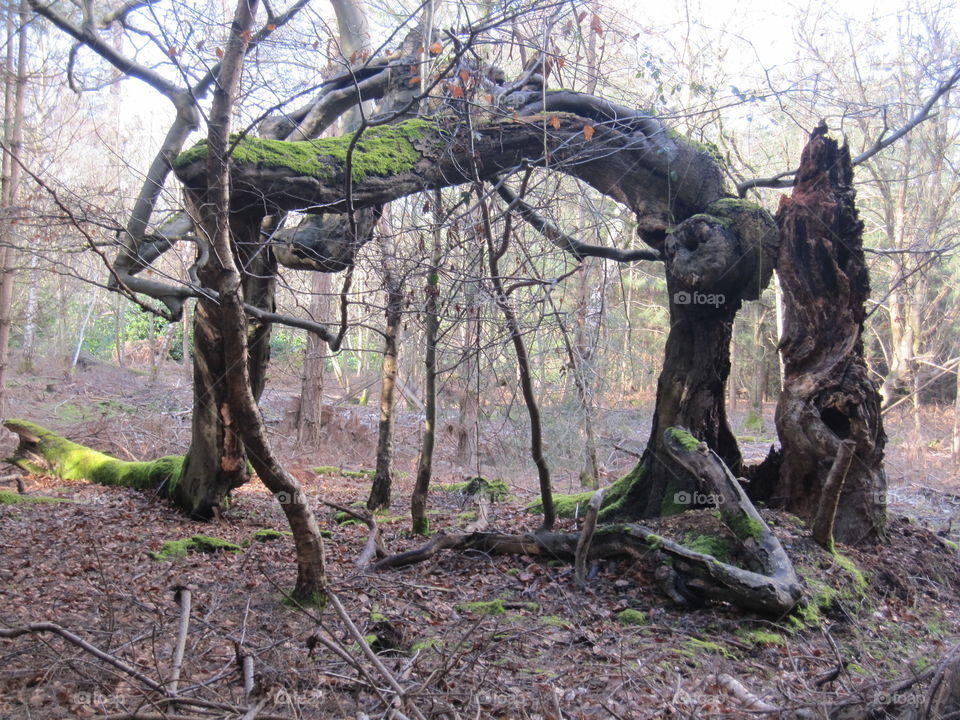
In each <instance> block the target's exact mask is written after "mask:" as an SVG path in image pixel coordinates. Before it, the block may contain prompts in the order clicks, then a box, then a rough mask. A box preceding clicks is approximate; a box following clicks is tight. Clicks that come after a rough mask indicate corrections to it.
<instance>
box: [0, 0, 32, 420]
mask: <svg viewBox="0 0 960 720" xmlns="http://www.w3.org/2000/svg"><path fill="white" fill-rule="evenodd" d="M6 15H7V17H6V27H7V55H6V61H5V65H6V68H5V70H6V73H5V78H4V145H5V146H6V147H7V148H8V150H9V153H10V155H8V154H7V153H4V158H3V177H2V183H0V185H2V187H0V207H2V209H3V210H5V211H6V213H5V214H8V216H7V218H5V219H3V220H0V223H2V226H0V415H4V414H5V413H6V405H7V392H6V384H7V378H6V375H7V369H8V366H9V364H10V324H11V322H12V320H13V318H12V316H11V313H12V311H13V286H14V280H15V274H14V268H15V266H16V261H17V252H16V248H15V245H14V237H13V225H12V222H11V219H10V217H9V213H11V212H12V211H13V208H14V206H15V205H16V204H17V201H18V198H19V196H20V165H19V163H18V162H17V160H19V159H20V155H21V153H22V152H23V122H24V117H23V116H24V96H25V93H26V86H27V20H28V8H27V6H26V4H25V3H21V6H20V13H19V23H17V16H16V15H15V13H14V9H13V3H11V4H10V5H9V6H8V7H7V11H6ZM14 44H16V47H17V54H16V59H14V55H13V48H14Z"/></svg>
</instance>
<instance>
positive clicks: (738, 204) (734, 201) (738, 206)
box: [709, 197, 766, 215]
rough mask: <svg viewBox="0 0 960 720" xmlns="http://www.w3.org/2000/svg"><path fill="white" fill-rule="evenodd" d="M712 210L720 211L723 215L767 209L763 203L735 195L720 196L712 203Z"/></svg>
mask: <svg viewBox="0 0 960 720" xmlns="http://www.w3.org/2000/svg"><path fill="white" fill-rule="evenodd" d="M709 207H710V211H711V212H715V213H719V214H722V215H727V214H729V213H731V212H752V213H763V212H766V210H764V209H763V207H762V206H761V205H758V204H757V203H755V202H751V201H750V200H743V199H742V198H735V197H725V198H720V199H719V200H714V201H713V202H712V203H710V206H709Z"/></svg>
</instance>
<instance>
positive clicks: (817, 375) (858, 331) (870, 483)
mask: <svg viewBox="0 0 960 720" xmlns="http://www.w3.org/2000/svg"><path fill="white" fill-rule="evenodd" d="M826 132H827V129H826V127H825V126H823V125H821V126H820V127H818V128H817V129H815V130H814V131H813V133H811V136H810V140H809V142H808V143H807V146H806V148H804V151H803V155H802V157H801V161H800V170H799V172H798V174H797V183H796V186H795V187H794V190H793V194H792V195H791V197H789V198H785V199H784V200H783V201H782V202H781V206H780V210H779V212H778V213H777V222H778V223H779V225H780V229H781V236H782V238H783V239H782V242H781V245H780V258H779V262H778V264H777V274H778V275H779V277H780V284H781V286H782V287H783V299H784V305H785V312H784V333H783V337H782V338H781V340H780V352H781V353H782V356H783V363H784V387H783V392H782V394H781V395H780V401H779V403H778V405H777V416H776V420H777V433H778V435H779V436H780V442H781V444H782V447H783V460H782V464H781V467H780V477H779V482H778V484H777V487H776V489H775V491H774V493H773V496H772V498H771V502H772V504H775V505H778V506H780V507H784V508H786V509H787V510H790V511H791V512H794V513H796V514H797V515H799V516H800V517H802V518H804V519H808V520H809V519H812V518H814V517H815V516H816V514H817V510H818V509H819V505H820V502H821V494H822V490H823V484H824V482H825V480H826V478H827V475H828V473H829V471H830V468H831V466H832V465H833V463H834V459H835V458H836V456H837V453H838V450H839V448H840V445H841V443H842V442H843V441H845V440H852V441H853V442H854V443H855V448H854V451H853V461H852V462H851V463H850V465H849V469H848V470H847V471H846V475H845V477H844V478H843V480H842V483H843V484H842V489H841V494H840V500H839V504H838V508H837V514H836V520H835V522H834V537H835V538H836V539H837V540H838V541H840V542H845V543H850V544H856V543H864V542H876V541H879V540H881V539H882V538H883V537H884V528H885V526H886V475H885V474H884V470H883V448H884V445H885V443H886V436H885V435H884V432H883V424H882V420H881V416H880V395H879V393H878V392H877V388H876V387H875V386H874V384H873V382H872V381H871V380H870V375H869V372H868V370H867V365H866V362H865V361H864V358H863V321H864V317H865V315H866V313H865V308H864V305H865V303H866V300H867V297H868V296H869V293H870V282H869V276H868V272H867V266H866V263H865V262H864V255H863V239H862V232H863V223H862V222H861V221H860V219H859V217H858V214H857V210H856V207H855V204H854V200H855V192H854V190H853V186H852V181H853V169H852V167H851V165H850V154H849V151H848V150H847V147H846V146H844V147H842V148H841V147H838V145H837V142H836V141H835V140H833V139H831V138H828V137H826Z"/></svg>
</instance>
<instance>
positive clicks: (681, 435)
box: [667, 427, 700, 450]
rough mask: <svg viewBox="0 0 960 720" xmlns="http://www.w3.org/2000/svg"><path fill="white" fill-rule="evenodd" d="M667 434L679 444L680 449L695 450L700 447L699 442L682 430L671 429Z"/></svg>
mask: <svg viewBox="0 0 960 720" xmlns="http://www.w3.org/2000/svg"><path fill="white" fill-rule="evenodd" d="M667 432H668V433H670V437H672V438H673V439H674V440H676V441H677V442H678V443H680V447H682V448H683V449H684V450H696V449H697V448H699V447H700V441H699V440H697V439H696V438H695V437H694V436H693V435H691V434H690V433H689V432H688V431H687V430H684V429H683V428H678V427H672V428H669V429H668V430H667Z"/></svg>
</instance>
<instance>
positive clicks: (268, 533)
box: [247, 528, 293, 543]
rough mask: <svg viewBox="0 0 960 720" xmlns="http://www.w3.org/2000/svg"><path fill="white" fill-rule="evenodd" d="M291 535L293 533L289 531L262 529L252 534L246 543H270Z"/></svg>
mask: <svg viewBox="0 0 960 720" xmlns="http://www.w3.org/2000/svg"><path fill="white" fill-rule="evenodd" d="M292 535H293V533H292V532H290V531H289V530H269V529H266V528H264V529H262V530H257V531H256V532H255V533H253V535H251V536H250V539H249V540H248V541H247V542H248V543H250V542H270V541H271V540H279V539H280V538H285V537H291V536H292Z"/></svg>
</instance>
